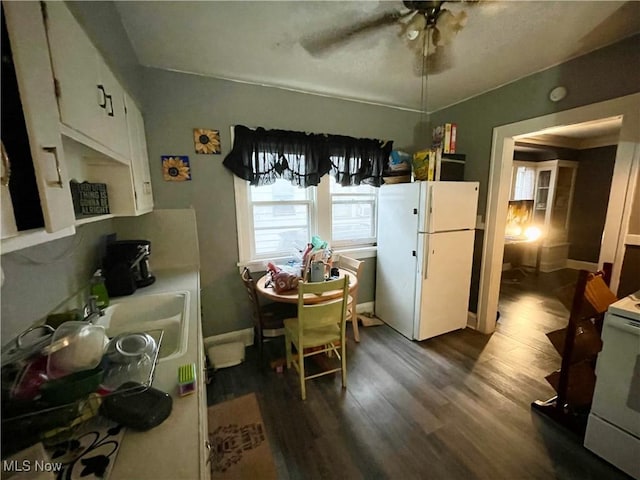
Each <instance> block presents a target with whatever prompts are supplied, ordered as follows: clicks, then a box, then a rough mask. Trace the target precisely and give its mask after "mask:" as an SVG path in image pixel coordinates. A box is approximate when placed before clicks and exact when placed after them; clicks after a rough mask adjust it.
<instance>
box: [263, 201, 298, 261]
mask: <svg viewBox="0 0 640 480" xmlns="http://www.w3.org/2000/svg"><path fill="white" fill-rule="evenodd" d="M253 227H254V228H253V230H254V241H255V250H256V255H267V254H273V253H285V254H290V253H291V252H292V251H293V250H294V249H299V248H300V247H301V246H304V245H306V242H307V241H308V239H309V238H310V235H309V213H308V208H307V205H292V204H287V205H254V207H253Z"/></svg>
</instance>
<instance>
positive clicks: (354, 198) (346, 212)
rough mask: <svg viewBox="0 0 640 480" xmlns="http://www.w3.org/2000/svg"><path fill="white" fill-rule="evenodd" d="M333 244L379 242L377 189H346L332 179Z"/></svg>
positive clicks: (360, 186)
mask: <svg viewBox="0 0 640 480" xmlns="http://www.w3.org/2000/svg"><path fill="white" fill-rule="evenodd" d="M330 193H331V244H332V245H334V246H341V245H346V244H360V245H362V244H373V243H374V242H375V240H376V200H377V198H378V192H377V189H376V188H375V187H372V186H369V185H358V186H350V187H342V186H340V185H338V184H337V183H336V181H335V179H334V178H333V177H331V178H330Z"/></svg>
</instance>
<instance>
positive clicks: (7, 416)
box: [1, 329, 164, 457]
mask: <svg viewBox="0 0 640 480" xmlns="http://www.w3.org/2000/svg"><path fill="white" fill-rule="evenodd" d="M144 333H146V334H149V335H150V336H151V337H153V339H154V340H155V348H154V349H153V351H150V352H149V361H148V362H145V364H144V365H143V366H141V367H140V368H136V369H133V370H131V372H130V373H131V375H130V376H126V375H121V376H120V377H119V378H120V379H121V382H119V385H124V384H125V383H127V382H129V384H130V385H131V386H126V387H124V388H119V385H115V384H112V385H111V386H110V387H111V388H109V389H106V388H105V387H104V383H105V380H106V379H107V378H108V377H109V374H110V372H112V371H113V369H116V368H121V364H117V363H113V362H110V361H109V360H108V358H107V356H106V355H105V356H104V357H103V358H102V362H101V364H100V367H98V368H101V369H102V370H103V375H102V379H103V380H102V381H101V384H100V386H99V387H97V388H96V389H95V391H93V392H91V393H88V394H86V395H83V396H82V397H80V398H78V399H75V400H73V401H71V402H67V403H63V404H58V405H55V406H51V405H49V404H47V403H45V402H44V401H43V400H42V399H36V400H18V399H11V398H9V389H8V388H7V385H5V384H4V378H3V385H2V397H3V398H2V405H1V406H2V422H1V424H2V433H3V434H2V452H3V457H4V456H6V455H10V454H12V453H14V452H17V451H20V450H22V449H23V448H26V447H28V446H30V445H32V444H33V443H36V442H39V441H41V442H43V444H44V445H45V446H46V445H47V444H50V445H52V444H56V443H59V442H60V441H62V440H65V439H68V438H71V437H72V435H73V433H74V432H75V431H76V430H77V429H78V428H79V427H80V426H81V425H82V424H84V423H85V422H86V421H87V420H89V419H91V418H94V417H96V416H97V415H98V414H99V412H100V406H101V404H102V400H103V399H104V398H106V397H108V396H111V395H114V394H121V393H124V392H131V391H136V390H146V389H147V388H149V387H150V386H151V384H152V382H153V379H154V377H155V372H156V367H157V364H158V358H159V353H160V349H161V346H162V339H163V337H164V330H161V329H158V330H147V331H145V332H144ZM3 376H4V375H3ZM131 382H134V383H131Z"/></svg>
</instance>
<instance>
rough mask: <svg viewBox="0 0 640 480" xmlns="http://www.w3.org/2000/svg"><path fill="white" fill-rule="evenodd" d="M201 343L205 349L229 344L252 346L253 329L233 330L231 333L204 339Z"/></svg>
mask: <svg viewBox="0 0 640 480" xmlns="http://www.w3.org/2000/svg"><path fill="white" fill-rule="evenodd" d="M203 342H204V346H205V348H209V347H211V346H212V345H219V344H221V343H231V342H242V343H244V346H245V347H248V346H250V345H253V328H245V329H242V330H235V331H233V332H227V333H221V334H220V335H213V336H211V337H206V338H205V339H204V340H203Z"/></svg>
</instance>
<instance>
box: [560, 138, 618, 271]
mask: <svg viewBox="0 0 640 480" xmlns="http://www.w3.org/2000/svg"><path fill="white" fill-rule="evenodd" d="M616 150H617V148H616V147H615V146H610V147H600V148H590V149H588V150H581V151H580V152H579V155H578V171H577V172H576V182H575V188H574V192H573V202H572V205H571V218H570V220H569V244H570V245H569V258H570V259H572V260H581V261H584V262H592V263H598V258H599V255H600V244H601V242H602V232H603V231H604V222H605V220H606V218H607V206H608V204H609V192H610V191H611V180H612V178H613V167H614V165H615V161H616Z"/></svg>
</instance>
